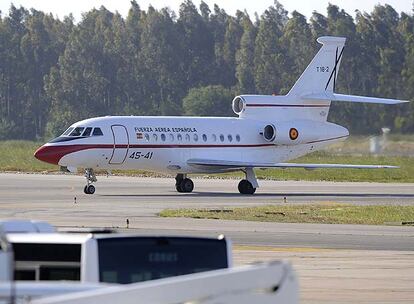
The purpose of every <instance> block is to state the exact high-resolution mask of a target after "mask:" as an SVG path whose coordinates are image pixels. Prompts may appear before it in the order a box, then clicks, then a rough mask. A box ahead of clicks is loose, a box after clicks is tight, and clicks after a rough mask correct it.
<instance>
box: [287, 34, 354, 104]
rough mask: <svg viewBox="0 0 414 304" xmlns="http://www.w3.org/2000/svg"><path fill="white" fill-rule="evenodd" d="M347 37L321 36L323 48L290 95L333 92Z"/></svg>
mask: <svg viewBox="0 0 414 304" xmlns="http://www.w3.org/2000/svg"><path fill="white" fill-rule="evenodd" d="M345 40H346V38H343V37H329V36H325V37H319V38H318V40H317V41H318V42H319V43H320V44H322V47H321V49H320V50H319V52H318V53H317V54H316V56H315V57H314V58H313V59H312V61H311V63H310V64H309V65H308V67H307V68H306V70H305V71H304V72H303V74H302V75H301V76H300V77H299V79H298V80H297V81H296V83H295V85H294V86H293V87H292V89H291V90H290V92H289V93H288V95H289V96H292V97H293V96H295V97H301V96H304V95H308V94H309V95H310V94H318V93H325V92H326V93H333V91H334V90H335V85H336V77H337V75H338V70H339V65H340V63H341V58H342V54H343V50H344V45H345Z"/></svg>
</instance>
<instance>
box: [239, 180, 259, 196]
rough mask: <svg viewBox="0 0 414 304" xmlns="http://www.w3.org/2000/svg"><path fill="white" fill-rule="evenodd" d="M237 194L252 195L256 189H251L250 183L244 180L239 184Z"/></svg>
mask: <svg viewBox="0 0 414 304" xmlns="http://www.w3.org/2000/svg"><path fill="white" fill-rule="evenodd" d="M238 188H239V192H240V193H241V194H250V195H251V194H254V193H255V192H256V188H254V187H253V185H252V183H251V182H249V181H248V180H246V179H243V180H241V181H240V183H239V186H238Z"/></svg>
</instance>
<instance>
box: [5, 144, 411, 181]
mask: <svg viewBox="0 0 414 304" xmlns="http://www.w3.org/2000/svg"><path fill="white" fill-rule="evenodd" d="M41 145H42V143H40V142H32V141H17V140H13V141H0V171H3V172H4V171H15V172H58V171H59V167H58V166H54V165H50V164H47V163H44V162H41V161H39V160H37V159H35V158H34V157H33V153H34V152H35V151H36V149H37V148H38V147H40V146H41ZM294 162H300V163H342V164H379V165H381V164H382V165H396V166H400V169H389V170H387V169H380V170H377V169H376V170H368V169H318V170H305V169H267V170H260V169H257V170H256V174H257V177H258V178H259V179H269V180H305V181H336V182H342V181H349V182H362V181H369V182H382V183H387V182H397V183H414V157H407V156H382V157H376V156H370V155H366V156H354V155H335V154H331V153H328V152H315V153H312V154H309V155H307V156H304V157H301V158H299V159H297V160H294ZM113 173H114V174H119V175H137V176H151V177H152V176H154V177H158V176H165V175H162V174H158V173H152V172H145V171H140V170H129V171H114V172H113ZM202 176H203V177H204V175H202ZM209 176H212V177H218V178H237V179H239V178H240V179H241V178H244V177H243V174H242V173H239V172H235V173H227V174H217V175H209Z"/></svg>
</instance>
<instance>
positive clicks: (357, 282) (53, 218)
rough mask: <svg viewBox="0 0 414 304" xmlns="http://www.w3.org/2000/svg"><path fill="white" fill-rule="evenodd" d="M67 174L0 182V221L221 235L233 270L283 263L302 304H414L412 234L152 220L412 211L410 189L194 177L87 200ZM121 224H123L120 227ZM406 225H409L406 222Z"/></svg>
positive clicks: (124, 183)
mask: <svg viewBox="0 0 414 304" xmlns="http://www.w3.org/2000/svg"><path fill="white" fill-rule="evenodd" d="M84 183H85V181H84V179H82V177H81V176H74V175H57V174H55V175H47V174H15V173H13V174H12V173H3V174H0V219H36V220H45V221H48V222H50V223H51V224H53V225H55V226H57V227H59V228H60V229H63V230H71V229H74V228H78V227H109V228H117V229H118V230H120V231H122V232H132V233H139V234H170V235H183V234H187V235H201V236H216V235H219V234H224V235H226V236H227V237H229V238H230V239H231V240H232V241H233V244H234V262H235V264H236V265H240V264H247V263H251V262H254V261H262V260H271V259H288V260H289V261H291V263H292V264H293V266H294V268H295V270H296V271H297V273H298V275H299V281H300V284H301V302H302V303H332V302H335V303H351V302H352V303H355V302H358V303H372V302H375V303H414V287H413V286H414V227H413V226H386V225H383V226H367V225H326V224H286V223H259V222H245V221H224V220H202V219H183V218H178V219H177V218H160V217H158V216H157V214H158V213H159V212H160V211H161V210H164V209H167V208H225V207H243V206H259V205H271V204H286V203H289V204H297V203H301V204H306V203H315V202H344V203H350V204H399V205H400V204H401V205H412V204H414V184H391V183H389V184H388V183H386V184H381V183H330V182H301V181H298V182H292V181H286V182H279V181H259V184H260V185H261V187H260V188H259V189H258V191H257V192H256V194H255V195H253V196H244V195H240V194H238V193H237V183H238V180H219V179H194V183H195V190H194V192H193V193H189V194H180V193H177V192H176V191H175V187H174V180H173V179H167V178H139V177H117V176H110V177H108V178H107V177H104V176H100V177H98V183H97V184H96V187H97V191H96V193H95V194H94V195H86V194H84V193H83V186H84ZM126 219H128V220H129V226H128V228H127V227H126ZM413 220H414V219H413Z"/></svg>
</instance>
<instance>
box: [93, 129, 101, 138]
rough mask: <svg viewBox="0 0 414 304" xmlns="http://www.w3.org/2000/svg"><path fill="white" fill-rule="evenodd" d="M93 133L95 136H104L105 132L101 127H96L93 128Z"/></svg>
mask: <svg viewBox="0 0 414 304" xmlns="http://www.w3.org/2000/svg"><path fill="white" fill-rule="evenodd" d="M92 135H93V136H102V135H103V133H102V130H101V128H95V129H93V134H92Z"/></svg>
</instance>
